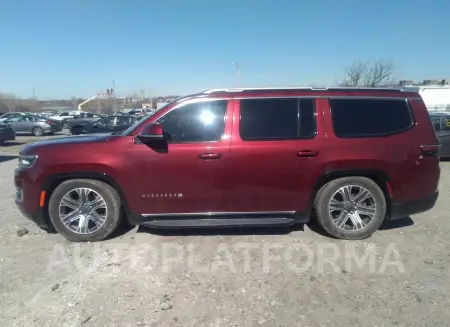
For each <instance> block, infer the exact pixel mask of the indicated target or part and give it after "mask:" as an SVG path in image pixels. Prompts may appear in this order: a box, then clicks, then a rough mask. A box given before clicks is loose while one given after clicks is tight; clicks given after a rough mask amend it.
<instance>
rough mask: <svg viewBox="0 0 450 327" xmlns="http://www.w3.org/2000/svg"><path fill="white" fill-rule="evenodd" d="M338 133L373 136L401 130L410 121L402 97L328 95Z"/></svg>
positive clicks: (407, 126) (339, 134)
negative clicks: (347, 97) (342, 97)
mask: <svg viewBox="0 0 450 327" xmlns="http://www.w3.org/2000/svg"><path fill="white" fill-rule="evenodd" d="M329 103H330V107H331V116H332V119H333V129H334V133H335V135H336V136H337V137H341V138H352V137H376V136H387V135H391V134H395V133H400V132H403V131H405V130H407V129H409V128H410V127H411V126H412V125H413V118H412V115H411V110H410V108H409V106H408V104H407V102H406V101H405V100H404V99H399V100H396V99H393V100H391V99H330V100H329Z"/></svg>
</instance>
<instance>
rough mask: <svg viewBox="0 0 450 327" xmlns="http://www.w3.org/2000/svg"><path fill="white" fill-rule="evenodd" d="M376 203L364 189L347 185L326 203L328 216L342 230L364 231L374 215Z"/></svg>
mask: <svg viewBox="0 0 450 327" xmlns="http://www.w3.org/2000/svg"><path fill="white" fill-rule="evenodd" d="M376 209H377V203H376V201H375V198H374V196H373V195H372V193H370V192H369V191H368V190H367V189H366V188H364V187H362V186H359V185H347V186H343V187H341V188H340V189H339V190H337V191H336V192H335V193H334V194H333V196H332V197H331V199H330V201H329V202H328V214H329V215H330V217H331V220H332V221H333V223H334V224H335V225H336V226H337V227H339V228H341V229H344V230H351V231H359V230H362V229H364V228H365V227H366V226H367V225H368V224H369V223H370V222H371V221H372V220H373V219H374V218H375V214H376Z"/></svg>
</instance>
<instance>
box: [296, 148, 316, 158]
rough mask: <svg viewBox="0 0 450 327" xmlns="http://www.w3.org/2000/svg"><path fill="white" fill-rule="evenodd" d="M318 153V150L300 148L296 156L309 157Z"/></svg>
mask: <svg viewBox="0 0 450 327" xmlns="http://www.w3.org/2000/svg"><path fill="white" fill-rule="evenodd" d="M318 155H319V151H314V150H302V151H298V152H297V156H299V157H301V158H311V157H317V156H318Z"/></svg>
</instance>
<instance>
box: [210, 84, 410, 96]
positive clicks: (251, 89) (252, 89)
mask: <svg viewBox="0 0 450 327" xmlns="http://www.w3.org/2000/svg"><path fill="white" fill-rule="evenodd" d="M320 90H322V91H344V92H345V91H349V92H353V91H360V92H364V91H379V92H395V91H396V92H402V91H404V90H403V89H402V88H386V87H335V86H333V87H297V86H293V87H245V88H221V89H210V90H205V91H203V92H201V93H202V94H212V93H243V92H270V91H320Z"/></svg>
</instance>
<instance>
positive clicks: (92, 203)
mask: <svg viewBox="0 0 450 327" xmlns="http://www.w3.org/2000/svg"><path fill="white" fill-rule="evenodd" d="M107 215H108V208H107V206H106V201H105V200H104V199H103V197H102V196H101V195H100V194H98V193H97V192H96V191H94V190H92V189H90V188H76V189H73V190H70V191H69V192H67V193H66V194H64V196H63V197H62V199H61V201H60V202H59V218H60V219H61V221H62V222H63V224H64V226H66V228H68V229H69V230H71V231H72V232H74V233H77V234H91V233H94V232H95V231H97V230H98V229H100V228H101V227H102V226H103V225H104V223H105V221H106V217H107Z"/></svg>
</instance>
